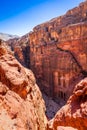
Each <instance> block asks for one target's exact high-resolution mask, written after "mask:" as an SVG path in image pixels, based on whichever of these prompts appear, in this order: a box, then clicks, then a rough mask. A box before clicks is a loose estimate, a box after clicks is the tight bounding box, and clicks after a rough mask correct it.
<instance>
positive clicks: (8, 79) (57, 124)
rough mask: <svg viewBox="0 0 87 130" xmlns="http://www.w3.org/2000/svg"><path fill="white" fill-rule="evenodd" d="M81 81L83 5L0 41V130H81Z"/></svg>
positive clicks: (86, 36)
mask: <svg viewBox="0 0 87 130" xmlns="http://www.w3.org/2000/svg"><path fill="white" fill-rule="evenodd" d="M14 56H15V57H14ZM15 58H16V59H15ZM17 60H18V61H19V62H20V63H19V62H18V61H17ZM29 69H31V70H32V71H31V70H29ZM34 75H35V76H34ZM86 77H87V1H85V2H82V3H80V4H79V6H78V7H75V8H73V9H71V10H69V11H67V12H66V14H65V15H62V16H59V17H56V18H53V19H51V20H50V21H48V22H46V23H42V24H40V25H37V26H36V27H34V28H33V31H31V32H29V33H28V34H26V35H24V36H22V37H21V38H14V39H10V40H8V41H6V42H3V41H2V42H1V41H0V104H1V105H0V114H1V118H0V130H3V129H4V130H6V128H8V129H9V130H15V129H16V130H22V129H23V130H28V129H29V130H86V129H87V124H86V123H87V78H86ZM35 78H36V79H35ZM37 84H38V86H39V87H38V86H37ZM39 89H40V90H41V92H42V93H43V94H41V92H40V90H39ZM44 94H45V95H44ZM42 95H43V98H44V99H45V100H46V107H47V108H49V109H56V111H58V112H57V113H56V114H55V113H54V111H55V110H54V111H52V110H51V111H48V110H46V108H45V103H44V100H43V98H42ZM46 96H47V97H46ZM49 99H50V100H49ZM48 100H49V101H48ZM54 101H56V102H54ZM49 102H50V103H49ZM48 104H49V105H48ZM52 104H53V105H52ZM57 104H60V105H59V106H57ZM62 106H63V107H62ZM57 107H58V108H57ZM60 107H62V108H60ZM14 108H15V109H14ZM59 109H60V110H59ZM51 112H53V113H51ZM49 114H53V116H54V118H53V119H51V120H50V118H52V117H53V116H52V115H50V116H49ZM26 115H27V116H26ZM46 116H47V117H46ZM4 117H6V118H7V120H9V122H8V123H6V124H5V126H3V124H4V121H5V122H7V120H6V119H4ZM47 118H48V119H47ZM21 126H22V127H21Z"/></svg>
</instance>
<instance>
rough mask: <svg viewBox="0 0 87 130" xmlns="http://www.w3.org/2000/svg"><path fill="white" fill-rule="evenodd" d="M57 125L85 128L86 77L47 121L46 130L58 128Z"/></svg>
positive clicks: (81, 129) (86, 112)
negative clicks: (65, 102)
mask: <svg viewBox="0 0 87 130" xmlns="http://www.w3.org/2000/svg"><path fill="white" fill-rule="evenodd" d="M59 126H72V127H74V128H77V129H78V130H86V129H87V78H85V79H83V80H82V81H81V82H80V83H79V84H77V85H76V86H75V89H74V91H73V95H72V96H70V98H69V100H68V101H67V104H66V105H65V106H63V107H62V108H61V109H60V110H59V111H58V112H57V114H56V115H55V117H54V118H53V120H51V121H50V122H49V124H48V129H47V130H59V129H58V128H59ZM70 130H71V129H70Z"/></svg>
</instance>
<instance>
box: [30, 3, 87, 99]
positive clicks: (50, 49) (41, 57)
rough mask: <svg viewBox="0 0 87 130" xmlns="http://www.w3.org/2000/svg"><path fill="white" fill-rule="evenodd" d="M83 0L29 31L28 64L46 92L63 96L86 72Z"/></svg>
mask: <svg viewBox="0 0 87 130" xmlns="http://www.w3.org/2000/svg"><path fill="white" fill-rule="evenodd" d="M86 39H87V1H85V2H83V3H81V4H80V5H79V6H78V7H76V8H74V9H71V10H69V11H68V12H67V13H66V14H65V15H63V16H60V17H58V18H54V19H52V20H50V21H49V22H46V23H43V24H41V25H38V26H36V27H35V28H34V29H33V32H30V34H29V40H30V67H31V69H32V70H33V72H34V73H35V76H36V78H37V81H38V84H39V86H40V88H41V89H43V90H44V91H45V92H46V93H47V94H48V95H50V96H52V97H54V98H55V97H56V99H58V98H59V97H61V98H63V99H64V100H67V98H68V97H69V96H70V95H71V94H72V91H73V88H74V86H75V84H77V83H78V82H79V81H80V80H81V79H82V78H83V77H84V76H87V40H86Z"/></svg>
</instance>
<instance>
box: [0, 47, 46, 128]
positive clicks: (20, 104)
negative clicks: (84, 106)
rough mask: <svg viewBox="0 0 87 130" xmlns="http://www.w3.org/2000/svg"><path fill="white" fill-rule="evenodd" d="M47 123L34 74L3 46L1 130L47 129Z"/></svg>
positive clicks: (0, 63) (0, 58) (0, 59)
mask: <svg viewBox="0 0 87 130" xmlns="http://www.w3.org/2000/svg"><path fill="white" fill-rule="evenodd" d="M46 123H47V119H46V117H45V105H44V101H43V99H42V95H41V92H40V90H39V88H38V86H37V84H36V81H35V78H34V75H33V73H32V72H31V71H30V70H28V69H26V68H24V67H23V66H21V65H20V63H18V61H17V60H16V59H15V58H14V56H13V55H12V53H11V52H10V51H9V50H7V48H5V46H2V45H0V130H45V127H46Z"/></svg>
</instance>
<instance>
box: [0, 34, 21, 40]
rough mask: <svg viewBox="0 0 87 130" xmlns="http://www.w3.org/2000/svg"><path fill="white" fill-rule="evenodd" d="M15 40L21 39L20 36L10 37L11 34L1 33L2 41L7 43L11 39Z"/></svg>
mask: <svg viewBox="0 0 87 130" xmlns="http://www.w3.org/2000/svg"><path fill="white" fill-rule="evenodd" d="M13 38H19V36H17V35H10V34H6V33H0V39H2V40H4V41H7V40H9V39H13Z"/></svg>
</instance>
